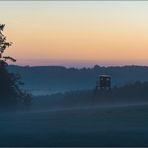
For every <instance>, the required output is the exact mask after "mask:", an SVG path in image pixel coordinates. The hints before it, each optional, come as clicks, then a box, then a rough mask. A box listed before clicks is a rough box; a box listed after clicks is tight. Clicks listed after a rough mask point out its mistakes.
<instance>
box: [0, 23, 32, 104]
mask: <svg viewBox="0 0 148 148" xmlns="http://www.w3.org/2000/svg"><path fill="white" fill-rule="evenodd" d="M4 27H5V25H3V24H0V107H6V106H13V105H21V104H29V103H30V101H31V96H30V95H29V94H27V93H25V92H23V91H22V90H20V89H19V85H21V84H22V83H21V82H20V76H19V75H17V74H13V73H9V72H8V70H7V65H8V64H7V62H6V61H7V60H10V61H12V62H15V61H16V60H15V59H14V58H12V57H9V56H3V53H4V51H5V50H6V49H7V47H9V46H11V45H12V42H7V41H6V36H4V35H3V33H2V31H3V29H4Z"/></svg>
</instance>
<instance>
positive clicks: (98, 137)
mask: <svg viewBox="0 0 148 148" xmlns="http://www.w3.org/2000/svg"><path fill="white" fill-rule="evenodd" d="M11 68H12V67H11ZM16 68H20V71H19V72H20V74H22V78H23V80H26V81H24V82H25V83H27V86H29V84H30V83H32V84H33V85H34V86H36V88H37V87H38V89H39V90H40V89H42V88H43V85H42V84H41V83H42V80H41V79H39V77H40V74H41V75H42V73H39V69H42V67H40V68H39V69H38V68H29V67H25V68H22V67H16ZM46 68H47V69H46ZM46 68H45V67H43V69H44V70H45V69H46V73H45V71H44V72H43V71H42V72H43V74H44V76H43V75H42V78H44V81H43V82H45V85H44V88H47V87H48V88H52V84H55V86H53V87H54V89H56V86H58V85H59V87H57V90H58V91H57V92H56V93H55V92H54V93H52V92H50V90H49V94H47V93H45V94H38V95H37V94H36V95H34V96H33V99H32V102H31V104H30V105H29V106H27V107H22V108H19V109H13V111H12V110H5V111H4V110H3V111H1V112H0V120H1V122H0V131H1V132H0V139H1V140H0V146H8V147H11V146H13V147H16V146H21V147H22V146H32V147H33V146H41V147H42V146H51V147H52V146H53V147H56V146H64V147H65V146H68V147H73V146H75V147H82V146H83V147H86V146H90V147H91V146H97V147H99V146H108V147H110V146H113V147H115V146H134V147H136V146H148V136H147V135H148V127H147V125H148V118H147V116H148V100H147V98H148V94H147V89H148V82H147V81H145V80H146V76H145V77H142V75H146V73H141V71H140V70H141V69H144V71H145V72H147V69H148V68H147V67H128V68H127V67H123V68H122V67H120V68H119V67H118V68H117V72H116V73H114V72H113V71H114V69H116V68H114V67H112V68H111V69H110V70H109V71H110V72H111V73H112V82H113V83H114V78H115V77H116V74H119V75H120V76H121V75H122V76H124V77H122V78H123V79H121V80H120V81H117V80H118V79H116V83H115V84H117V85H116V86H115V85H113V86H112V89H111V91H110V92H107V93H105V94H104V93H103V94H102V92H101V91H97V92H95V89H94V88H95V85H96V83H93V84H92V85H91V83H89V82H90V80H89V79H88V78H87V79H85V84H86V83H88V84H90V85H89V87H86V85H85V87H86V88H87V89H86V88H85V87H82V86H84V84H82V83H83V82H84V79H83V81H76V79H78V77H76V74H79V75H81V76H82V75H84V73H83V72H82V71H83V70H84V69H83V70H82V69H81V70H78V69H72V72H71V69H65V68H57V67H56V68H55V67H52V68H51V67H46ZM26 69H27V70H26ZM49 69H50V75H48V70H49ZM51 69H52V70H53V69H56V70H59V69H61V70H59V71H58V72H59V73H60V74H59V76H57V75H56V74H57V73H56V72H57V71H56V70H53V71H54V72H53V73H54V75H52V81H51V71H52V70H51ZM98 69H101V68H100V67H97V70H98ZM126 69H128V70H129V69H132V70H131V73H133V69H134V70H136V71H139V73H138V72H137V73H135V75H134V76H133V77H130V72H129V77H127V75H125V73H126ZM137 69H138V70H137ZM11 70H12V69H11ZM63 70H64V71H65V72H64V73H63V75H62V74H61V73H62V72H61V71H63ZM107 70H108V68H104V72H106V71H107ZM32 71H33V72H34V73H38V74H39V75H38V77H36V76H35V77H36V78H35V77H32V75H30V74H31V73H33V72H32ZM75 71H76V72H75ZM84 71H85V72H86V75H87V72H88V71H89V74H88V75H87V76H88V77H90V79H91V81H92V82H93V81H95V79H94V78H92V77H93V76H92V73H93V71H94V69H87V70H86V69H85V70H84ZM119 71H120V73H119ZM66 72H67V75H69V73H73V74H74V75H73V76H71V75H70V77H69V78H68V77H67V75H65V73H66ZM81 73H82V74H81ZM95 73H96V71H95ZM123 73H124V74H123ZM98 74H99V73H98ZM45 75H46V76H45ZM131 75H132V74H131ZM61 76H62V78H64V80H66V77H67V78H68V79H69V81H70V82H68V80H67V81H66V82H65V83H66V84H65V85H66V86H65V88H66V89H65V91H63V90H62V86H64V80H63V82H62V78H61ZM140 76H141V77H140ZM97 77H98V75H96V78H97ZM40 78H41V77H40ZM58 78H59V79H58ZM73 78H75V80H73ZM81 78H83V77H81ZM126 78H127V79H126ZM47 79H49V82H47V81H45V80H47ZM92 79H93V80H92ZM29 80H30V83H29ZM31 80H32V81H31ZM35 80H38V81H39V82H40V83H38V85H37V82H36V81H35ZM96 80H97V79H96ZM129 80H132V81H130V83H128V82H129ZM134 80H135V81H134ZM137 80H142V81H137ZM75 81H76V82H75ZM87 81H88V82H87ZM50 82H52V83H50ZM74 82H75V84H77V85H79V86H80V88H81V89H75V88H77V86H76V85H73V84H72V83H74ZM121 82H122V85H118V84H121ZM61 83H62V84H61ZM68 83H69V85H70V84H72V87H71V88H69V89H68V86H69V85H67V84H68ZM33 85H32V86H30V88H31V87H34V86H33ZM45 86H46V87H45ZM87 86H88V85H87ZM59 88H61V89H59ZM72 88H73V89H74V90H72ZM84 88H85V89H84Z"/></svg>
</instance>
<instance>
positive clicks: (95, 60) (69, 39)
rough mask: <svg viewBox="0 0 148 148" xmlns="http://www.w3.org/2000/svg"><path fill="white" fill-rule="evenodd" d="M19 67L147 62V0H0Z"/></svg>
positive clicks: (6, 30)
mask: <svg viewBox="0 0 148 148" xmlns="http://www.w3.org/2000/svg"><path fill="white" fill-rule="evenodd" d="M0 12H1V13H0V18H1V19H0V23H5V24H6V28H5V31H4V34H5V35H7V39H8V40H9V41H12V42H14V44H13V46H12V47H10V48H9V49H8V50H7V51H6V52H5V55H10V56H13V57H15V58H16V59H18V61H17V63H16V64H23V65H66V66H91V65H94V64H98V65H127V64H137V65H148V2H147V1H142V2H138V1H120V2H117V1H104V2H103V1H69V2H67V1H55V2H54V1H30V2H29V1H21V2H18V1H12V2H10V1H0Z"/></svg>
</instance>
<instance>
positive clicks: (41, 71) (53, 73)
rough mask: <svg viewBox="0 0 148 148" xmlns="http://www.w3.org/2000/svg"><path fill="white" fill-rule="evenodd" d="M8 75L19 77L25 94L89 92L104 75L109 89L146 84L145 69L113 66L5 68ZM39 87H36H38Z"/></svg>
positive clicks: (147, 71) (147, 76)
mask: <svg viewBox="0 0 148 148" xmlns="http://www.w3.org/2000/svg"><path fill="white" fill-rule="evenodd" d="M8 69H9V71H10V72H13V73H18V74H20V75H21V78H22V81H23V82H24V83H25V85H24V86H23V87H24V88H25V89H27V90H31V91H32V90H37V91H38V90H47V91H49V92H61V91H69V90H79V89H93V88H95V85H96V81H97V80H98V78H99V75H102V74H107V75H110V76H111V78H112V86H113V87H114V86H123V85H126V84H131V83H134V82H136V81H141V82H144V81H148V67H146V66H122V67H120V66H116V67H101V66H97V65H96V66H94V67H93V68H81V69H78V68H65V67H62V66H37V67H29V66H25V67H21V66H12V65H11V66H9V67H8ZM38 84H40V85H38Z"/></svg>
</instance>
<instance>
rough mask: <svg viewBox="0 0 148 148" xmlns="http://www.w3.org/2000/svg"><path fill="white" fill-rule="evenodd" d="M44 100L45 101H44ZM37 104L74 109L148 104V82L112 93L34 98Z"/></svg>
mask: <svg viewBox="0 0 148 148" xmlns="http://www.w3.org/2000/svg"><path fill="white" fill-rule="evenodd" d="M43 100H44V101H43ZM34 101H35V104H38V105H39V106H46V107H51V108H53V107H74V106H83V105H97V104H98V105H99V104H118V103H124V102H125V103H136V102H148V81H147V82H139V81H137V82H135V83H132V84H127V85H124V86H120V87H113V88H112V89H111V90H110V91H101V90H98V91H95V89H92V90H79V91H68V92H65V93H56V94H52V95H46V96H38V97H35V98H34Z"/></svg>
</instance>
